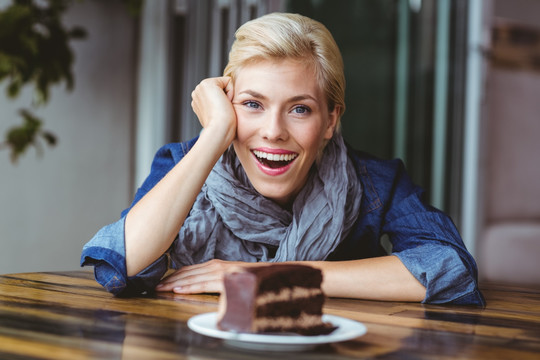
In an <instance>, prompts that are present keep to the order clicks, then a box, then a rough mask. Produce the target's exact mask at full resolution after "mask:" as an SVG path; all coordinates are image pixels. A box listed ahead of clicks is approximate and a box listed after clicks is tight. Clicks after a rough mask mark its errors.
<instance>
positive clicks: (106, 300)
mask: <svg viewBox="0 0 540 360" xmlns="http://www.w3.org/2000/svg"><path fill="white" fill-rule="evenodd" d="M481 288H482V291H483V293H484V296H485V297H486V300H487V304H488V305H487V307H486V308H483V309H482V308H476V307H465V306H448V305H440V306H439V305H422V304H416V303H400V302H378V301H362V300H351V299H334V298H331V299H328V300H327V302H326V305H325V313H327V314H333V315H339V316H343V317H347V318H350V319H354V320H358V321H361V322H362V323H364V324H365V325H366V326H367V329H368V331H367V333H366V334H365V335H364V336H361V337H358V338H356V339H354V340H351V341H346V342H341V343H333V344H330V345H323V346H320V347H317V348H315V349H313V350H309V351H307V352H295V353H283V352H272V351H270V352H256V351H245V350H237V349H233V348H231V347H228V346H227V345H226V344H224V343H223V342H222V341H221V340H219V339H214V338H210V337H206V336H203V335H199V334H197V333H194V332H192V331H191V330H189V329H188V327H187V320H188V319H189V318H190V317H192V316H193V315H196V314H201V313H206V312H212V311H217V303H218V297H217V296H216V295H189V296H185V295H183V296H181V295H175V294H172V293H160V294H150V295H148V296H145V297H137V298H118V297H113V296H112V295H110V294H109V293H107V292H106V291H105V290H103V288H101V286H99V285H98V284H97V283H96V282H95V281H94V279H93V275H92V273H91V272H88V271H76V272H57V273H52V272H49V273H28V274H13V275H0V359H2V360H4V359H55V360H59V359H70V360H71V359H197V360H200V359H239V360H242V359H337V360H339V359H358V358H360V359H540V289H535V288H520V287H512V286H504V285H496V284H484V285H483V286H482V287H481Z"/></svg>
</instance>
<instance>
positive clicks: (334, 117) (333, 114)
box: [324, 105, 340, 140]
mask: <svg viewBox="0 0 540 360" xmlns="http://www.w3.org/2000/svg"><path fill="white" fill-rule="evenodd" d="M339 110H340V107H339V105H336V106H334V109H332V111H330V112H329V113H328V123H327V124H326V129H325V131H324V139H325V140H330V139H331V138H332V136H334V132H335V131H336V126H337V123H338V116H339V115H338V114H339Z"/></svg>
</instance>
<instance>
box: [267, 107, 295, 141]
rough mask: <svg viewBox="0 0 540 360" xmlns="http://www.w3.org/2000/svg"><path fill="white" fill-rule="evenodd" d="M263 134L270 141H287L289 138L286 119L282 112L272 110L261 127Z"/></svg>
mask: <svg viewBox="0 0 540 360" xmlns="http://www.w3.org/2000/svg"><path fill="white" fill-rule="evenodd" d="M260 133H261V136H262V137H263V138H264V139H267V140H270V141H280V140H281V141H285V140H287V138H288V136H289V135H288V134H289V133H288V131H287V126H286V119H285V116H284V115H283V114H281V113H280V112H278V111H276V112H270V113H268V115H267V116H266V117H265V118H264V120H263V123H262V124H261V129H260Z"/></svg>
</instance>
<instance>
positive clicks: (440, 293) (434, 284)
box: [383, 163, 485, 306]
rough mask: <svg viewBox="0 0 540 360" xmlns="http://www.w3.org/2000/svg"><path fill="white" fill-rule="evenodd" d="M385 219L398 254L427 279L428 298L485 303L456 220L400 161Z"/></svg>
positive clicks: (422, 279)
mask: <svg viewBox="0 0 540 360" xmlns="http://www.w3.org/2000/svg"><path fill="white" fill-rule="evenodd" d="M391 193H392V196H391V200H390V203H389V206H388V207H387V213H386V216H385V221H384V225H383V232H385V233H387V234H388V235H389V236H390V241H391V242H392V254H393V255H395V256H397V257H398V258H399V259H400V260H401V261H402V263H403V264H404V265H405V267H407V269H408V270H409V271H410V272H411V273H412V274H413V275H414V277H416V279H418V281H420V283H422V285H424V287H425V288H426V297H425V299H424V301H423V302H424V303H432V304H437V303H453V304H460V305H478V306H485V300H484V298H483V296H482V294H481V292H480V291H479V289H478V275H477V267H476V263H475V261H474V259H473V257H472V256H471V254H470V253H469V252H468V251H467V249H466V248H465V245H464V244H463V241H462V239H461V236H460V235H459V232H458V230H457V228H456V227H455V225H454V223H453V222H452V220H451V219H450V217H448V216H447V215H446V214H444V213H443V212H441V211H439V210H438V209H435V208H433V207H431V206H430V205H428V204H426V203H425V202H424V200H423V190H422V189H420V188H419V187H417V186H415V185H413V184H412V181H411V180H410V178H409V176H408V175H407V174H406V172H405V170H404V167H403V165H402V163H400V166H399V169H398V172H397V177H396V178H395V183H394V184H393V191H392V192H391Z"/></svg>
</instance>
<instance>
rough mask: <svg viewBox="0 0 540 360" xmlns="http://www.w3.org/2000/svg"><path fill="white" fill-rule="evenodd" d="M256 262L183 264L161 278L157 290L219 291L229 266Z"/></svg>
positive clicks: (186, 292)
mask: <svg viewBox="0 0 540 360" xmlns="http://www.w3.org/2000/svg"><path fill="white" fill-rule="evenodd" d="M254 265H256V263H245V262H236V261H234V262H233V261H224V260H218V259H214V260H210V261H208V262H205V263H202V264H197V265H190V266H184V267H182V268H181V269H180V270H177V271H176V272H174V273H172V274H171V275H169V276H167V277H165V278H163V279H162V280H161V282H160V283H159V284H158V286H157V287H156V290H157V291H173V292H175V293H178V294H200V293H221V292H222V291H223V275H224V274H225V272H226V271H227V270H229V269H231V268H234V267H239V266H254Z"/></svg>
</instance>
